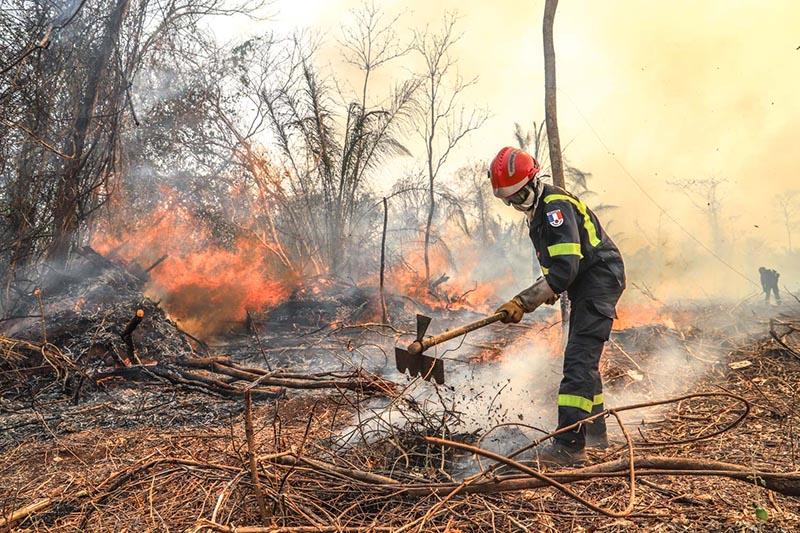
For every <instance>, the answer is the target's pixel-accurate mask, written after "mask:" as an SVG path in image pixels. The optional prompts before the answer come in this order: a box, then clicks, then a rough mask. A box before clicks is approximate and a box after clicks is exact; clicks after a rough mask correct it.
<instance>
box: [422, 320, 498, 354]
mask: <svg viewBox="0 0 800 533" xmlns="http://www.w3.org/2000/svg"><path fill="white" fill-rule="evenodd" d="M505 316H506V312H505V311H501V312H500V313H495V314H493V315H492V316H487V317H486V318H482V319H480V320H476V321H475V322H471V323H469V324H466V325H464V326H461V327H458V328H455V329H451V330H449V331H445V332H444V333H439V334H438V335H434V336H432V337H428V338H427V339H422V340H421V341H415V342H412V343H411V344H409V345H408V353H410V354H411V355H418V354H421V353H422V352H424V351H425V350H427V349H428V348H430V347H431V346H436V345H437V344H441V343H443V342H445V341H449V340H450V339H454V338H456V337H459V336H461V335H464V334H465V333H469V332H470V331H475V330H476V329H480V328H482V327H484V326H488V325H489V324H492V323H494V322H497V321H498V320H501V319H503V318H505Z"/></svg>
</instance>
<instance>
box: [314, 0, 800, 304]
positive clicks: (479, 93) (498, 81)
mask: <svg viewBox="0 0 800 533" xmlns="http://www.w3.org/2000/svg"><path fill="white" fill-rule="evenodd" d="M359 4H360V2H359V1H357V0H352V1H351V0H340V1H339V2H333V3H331V2H327V3H325V9H324V10H323V11H321V12H320V15H319V18H318V19H313V18H312V19H309V18H308V17H307V16H306V17H304V19H303V20H304V21H305V22H306V23H308V24H310V25H312V26H314V25H316V26H318V27H324V28H326V29H327V30H328V31H329V32H330V34H331V35H332V36H333V35H334V34H335V31H336V28H337V27H338V25H339V24H341V23H342V21H343V20H345V19H346V17H347V15H346V13H347V10H349V9H353V8H357V7H358V5H359ZM543 5H544V2H542V1H539V2H523V1H521V0H517V1H504V2H500V3H497V2H494V3H489V4H487V3H485V2H480V1H478V0H459V1H457V2H456V1H455V0H447V1H444V2H437V3H431V2H419V1H412V2H404V3H403V4H402V9H406V10H407V16H406V17H404V18H402V19H401V20H400V21H398V24H402V25H405V27H406V29H405V30H402V29H398V31H399V32H400V34H401V36H402V35H405V36H406V37H408V39H409V40H410V38H411V29H412V28H413V27H422V26H424V25H426V24H430V25H431V27H432V28H433V27H435V26H436V24H437V22H438V21H439V20H441V17H442V16H443V14H444V13H445V12H446V11H447V10H456V11H458V13H459V15H460V19H459V26H458V29H459V30H460V31H461V32H462V38H461V40H460V41H459V43H458V46H457V47H456V53H457V54H458V57H457V59H458V70H459V72H460V73H461V74H462V76H463V77H464V78H466V79H469V78H471V77H472V76H478V80H477V83H476V84H475V85H474V86H473V87H471V88H470V90H469V91H467V92H466V93H464V98H465V101H464V104H465V106H466V107H467V108H476V107H481V108H488V109H489V110H490V113H491V117H492V118H491V119H490V120H489V121H488V122H487V123H486V124H485V125H484V126H483V127H482V128H481V129H480V130H478V131H477V132H475V133H474V134H472V135H471V136H470V137H468V138H467V139H465V141H464V142H463V144H462V145H460V147H459V148H458V149H457V150H456V152H455V153H454V155H453V156H452V157H451V158H450V160H449V163H448V165H449V167H446V169H445V171H446V172H449V173H451V174H452V173H454V172H455V171H456V170H457V168H458V167H459V166H460V165H461V163H462V162H463V161H465V160H467V159H469V160H474V158H475V157H476V156H477V157H479V158H480V157H482V158H483V159H485V160H488V159H489V158H490V157H491V156H492V155H493V154H494V153H495V152H496V150H497V149H498V147H500V146H503V145H508V144H514V142H515V140H514V137H513V126H514V123H517V122H518V123H521V124H522V125H523V127H528V126H530V125H532V123H533V121H537V122H540V121H541V120H543V118H544V111H543V101H544V94H543V86H544V83H543V65H542V51H541V31H540V28H541V17H542V9H543ZM382 7H384V8H385V9H387V10H391V9H396V10H398V11H399V10H400V9H401V4H400V3H398V2H387V3H384V4H382ZM798 15H800V5H798V4H797V3H795V2H789V1H780V2H771V3H769V5H763V4H762V3H756V2H747V1H743V2H735V3H725V4H724V5H721V4H714V3H697V2H692V1H690V0H681V1H677V2H666V3H665V2H647V3H642V2H637V1H635V0H624V1H623V0H618V1H615V2H602V3H593V2H570V3H562V4H561V5H559V8H558V13H557V16H556V26H555V44H556V54H557V69H558V87H559V92H558V102H559V128H560V134H561V141H562V146H563V147H564V156H565V157H566V158H567V159H568V161H569V163H570V164H572V165H574V166H576V167H578V168H580V169H581V170H583V171H586V172H591V173H592V177H591V178H590V181H589V188H590V189H591V191H592V192H593V194H591V195H589V196H587V197H585V198H584V200H585V201H586V202H587V204H588V205H589V206H590V207H594V206H597V205H600V204H606V205H613V206H616V207H615V208H614V209H611V210H607V211H604V212H603V214H602V216H601V220H602V222H603V223H604V225H605V226H607V228H608V230H609V232H610V234H611V235H612V236H613V237H614V238H615V240H616V241H617V242H618V244H619V245H620V247H621V248H622V249H623V252H624V254H625V256H626V257H627V258H629V259H630V260H629V261H628V267H629V272H630V273H632V274H634V276H633V277H634V280H636V281H639V282H644V283H646V284H647V285H648V286H649V288H650V289H652V290H653V292H654V294H655V295H656V296H657V297H658V298H659V299H661V300H662V301H665V302H676V301H685V300H686V299H693V298H733V299H742V298H746V297H748V296H749V295H751V294H753V293H754V292H757V291H758V290H759V288H758V286H757V276H756V270H757V268H758V266H760V265H761V264H765V265H767V266H771V267H774V268H777V269H778V270H779V271H781V272H782V273H783V274H784V276H783V278H782V279H783V280H784V282H785V283H788V284H789V288H791V289H794V288H796V287H798V286H800V283H799V282H796V281H794V280H797V279H798V278H800V267H799V266H798V265H800V261H797V253H796V252H795V253H790V250H789V247H788V242H787V241H788V237H787V232H790V231H791V228H792V227H798V226H797V222H798V220H797V217H794V218H793V219H791V220H784V219H783V218H782V216H781V214H780V213H779V210H778V207H777V205H776V202H777V201H779V199H780V198H783V197H786V195H787V194H788V193H789V191H791V190H793V189H797V188H798V186H797V185H796V177H795V173H796V171H797V164H796V157H795V156H794V153H793V152H794V150H793V146H792V143H793V139H794V135H793V133H794V132H793V129H794V128H795V124H797V122H798V119H800V100H798V99H797V98H796V96H795V94H794V93H795V92H796V87H797V83H796V81H797V80H798V75H800V52H797V51H796V48H797V45H798V44H800V38H799V37H798V36H797V34H796V32H795V31H794V29H793V28H792V27H791V25H787V24H786V23H785V21H786V20H790V19H794V18H796V17H797V16H798ZM332 48H333V47H332ZM332 48H331V51H330V52H329V56H328V57H329V58H330V60H331V65H332V68H333V69H336V70H337V71H339V72H347V70H346V66H344V65H341V63H340V62H337V58H336V54H335V52H334V51H333V50H332ZM407 68H408V67H407V65H398V66H397V68H396V70H394V71H392V70H391V69H389V68H387V70H385V71H383V72H382V73H381V76H379V77H378V78H376V79H381V77H382V78H383V79H386V80H392V79H393V74H394V75H397V76H400V75H407V74H408V71H407ZM410 146H411V147H412V148H414V146H413V143H411V144H410ZM416 148H417V149H415V150H414V152H415V154H417V155H418V154H421V153H422V152H421V151H420V150H419V149H418V148H419V147H416ZM393 177H396V174H392V175H391V176H386V177H385V180H386V181H387V187H389V186H391V183H389V182H391V180H392V178H393ZM441 179H442V181H447V179H448V177H447V176H446V175H445V176H443V177H442V178H441ZM708 179H718V180H720V181H721V182H722V184H721V185H720V187H719V189H718V191H717V192H718V201H719V205H718V212H717V213H716V217H715V218H714V220H712V219H711V217H710V215H709V212H708V209H706V207H707V204H708V198H707V197H705V195H704V194H703V191H700V190H688V189H687V188H686V187H681V185H680V183H685V182H687V181H689V180H708ZM675 184H678V185H675ZM493 209H496V211H495V212H496V213H498V215H499V216H501V217H502V218H504V219H506V220H514V217H518V216H519V215H518V214H517V213H515V212H512V211H511V210H508V209H503V206H500V205H498V206H495V207H494V208H493ZM510 246H516V243H510ZM631 297H632V292H631V291H629V293H628V294H627V295H626V296H625V299H626V300H627V299H628V298H631ZM624 303H625V300H623V304H624Z"/></svg>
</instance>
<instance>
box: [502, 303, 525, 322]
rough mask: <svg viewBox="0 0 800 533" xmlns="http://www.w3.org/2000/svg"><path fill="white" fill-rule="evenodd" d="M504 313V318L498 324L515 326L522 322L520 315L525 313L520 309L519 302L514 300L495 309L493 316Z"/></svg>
mask: <svg viewBox="0 0 800 533" xmlns="http://www.w3.org/2000/svg"><path fill="white" fill-rule="evenodd" d="M503 311H505V313H506V316H504V317H503V318H501V319H500V322H502V323H503V324H512V323H513V324H516V323H517V322H519V321H520V320H522V315H523V314H524V313H525V310H524V309H523V308H522V305H520V303H519V302H517V301H516V300H509V301H507V302H506V303H504V304H503V305H501V306H500V307H498V308H497V311H495V314H497V313H502V312H503Z"/></svg>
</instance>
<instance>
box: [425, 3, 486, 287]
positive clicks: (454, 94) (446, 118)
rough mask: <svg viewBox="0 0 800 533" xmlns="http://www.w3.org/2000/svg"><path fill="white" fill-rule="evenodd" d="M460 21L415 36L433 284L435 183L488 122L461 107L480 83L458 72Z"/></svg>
mask: <svg viewBox="0 0 800 533" xmlns="http://www.w3.org/2000/svg"><path fill="white" fill-rule="evenodd" d="M457 21H458V17H457V16H456V15H455V14H453V13H448V14H446V15H445V17H444V19H443V20H442V24H441V27H440V28H439V30H438V31H431V30H430V29H429V28H426V29H425V30H423V31H418V32H416V34H415V43H414V48H415V50H416V51H417V52H418V54H419V55H420V56H421V57H422V60H423V71H422V74H421V77H422V88H421V93H422V96H421V97H420V112H419V116H418V122H419V123H420V126H421V128H420V130H419V133H420V135H421V136H422V140H423V142H424V143H425V163H426V174H427V181H428V214H427V219H426V222H425V238H424V256H425V282H426V283H427V284H430V281H431V269H430V256H429V251H430V245H431V231H432V225H433V219H434V214H435V210H436V201H435V192H434V189H435V182H436V178H437V177H438V176H439V173H440V172H441V170H442V168H443V167H444V165H445V163H446V162H447V160H448V158H449V157H450V155H451V154H452V152H453V149H454V148H455V147H456V145H458V143H459V142H461V140H463V139H464V137H465V136H466V135H467V134H469V133H470V132H471V131H474V130H476V129H477V128H479V127H480V126H481V125H482V124H483V123H484V122H485V121H486V118H487V115H486V113H485V112H483V111H480V110H473V111H471V112H467V111H466V109H464V108H463V107H459V105H458V100H459V98H460V97H461V95H462V93H463V92H464V91H465V90H466V89H467V88H468V87H470V86H471V85H473V84H474V83H475V82H476V81H477V79H476V78H473V79H470V80H464V79H463V78H462V77H461V76H460V75H459V74H458V73H457V72H456V60H455V59H454V58H453V56H452V55H451V52H452V48H453V46H454V45H455V44H456V43H457V42H458V40H459V38H460V35H459V34H457V33H456V32H455V26H456V23H457Z"/></svg>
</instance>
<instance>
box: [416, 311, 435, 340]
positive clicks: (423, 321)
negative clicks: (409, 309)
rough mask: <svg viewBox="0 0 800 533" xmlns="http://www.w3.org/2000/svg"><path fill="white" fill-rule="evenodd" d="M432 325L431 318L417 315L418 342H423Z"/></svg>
mask: <svg viewBox="0 0 800 533" xmlns="http://www.w3.org/2000/svg"><path fill="white" fill-rule="evenodd" d="M430 325H431V317H429V316H425V315H417V338H416V339H415V340H416V341H417V342H422V339H423V337H425V332H427V331H428V326H430Z"/></svg>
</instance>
